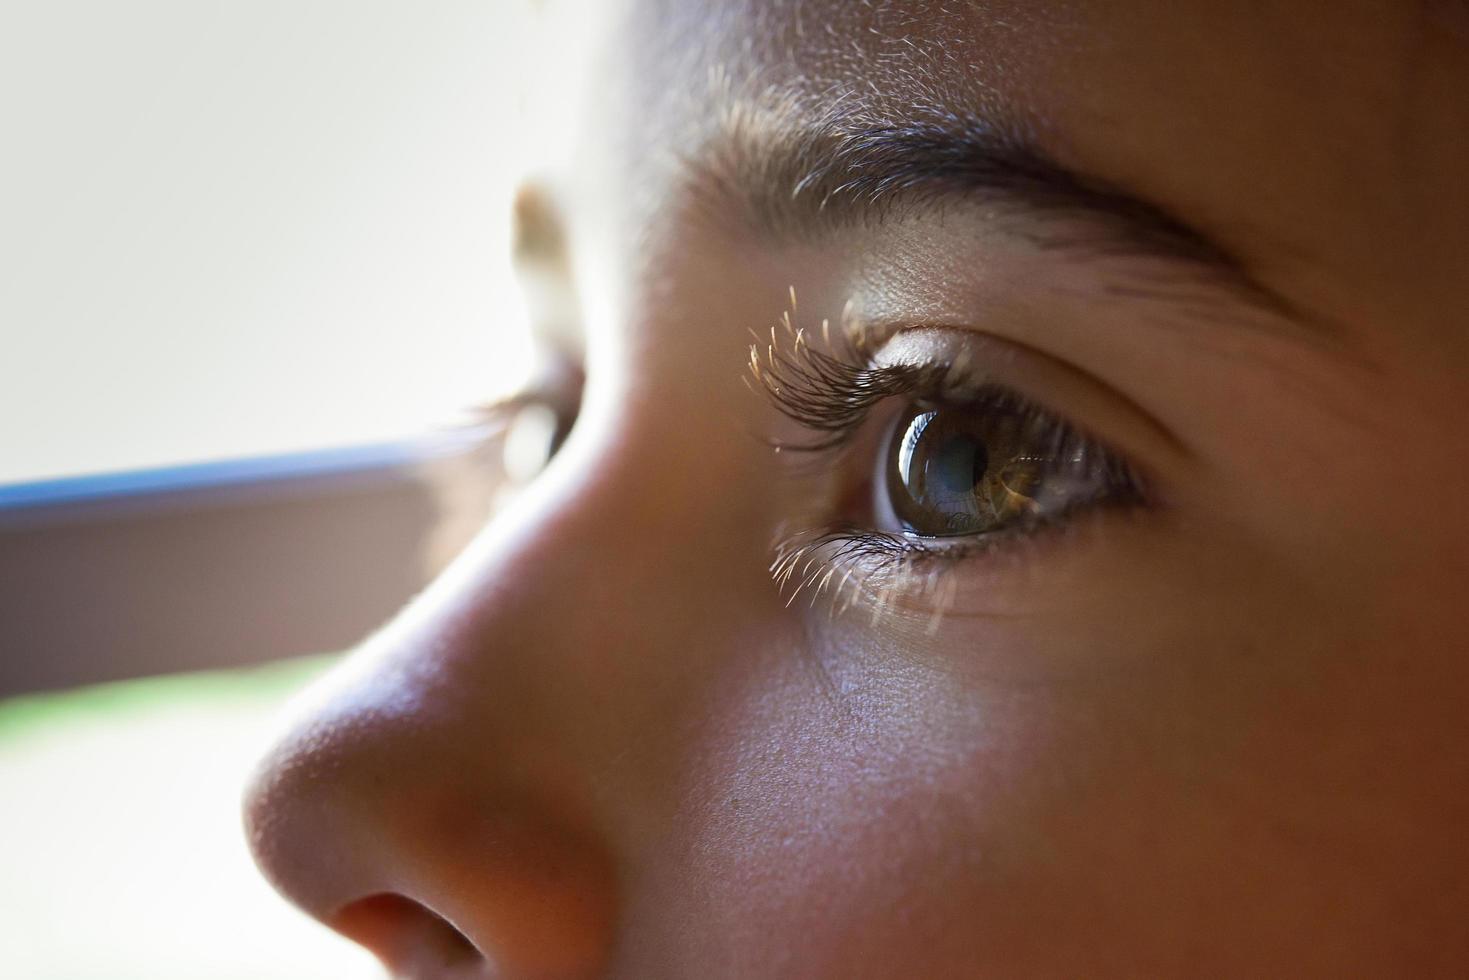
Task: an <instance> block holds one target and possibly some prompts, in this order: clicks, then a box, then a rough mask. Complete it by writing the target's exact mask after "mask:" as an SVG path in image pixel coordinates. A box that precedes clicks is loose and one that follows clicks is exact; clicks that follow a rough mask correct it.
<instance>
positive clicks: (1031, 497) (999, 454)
mask: <svg viewBox="0 0 1469 980" xmlns="http://www.w3.org/2000/svg"><path fill="white" fill-rule="evenodd" d="M883 466H884V469H885V470H886V479H885V483H886V486H887V497H888V501H889V503H890V506H891V509H892V514H893V517H894V518H896V521H897V523H898V524H899V525H900V526H901V529H902V530H904V531H907V532H909V533H911V534H917V535H921V536H924V537H955V536H963V535H977V534H986V533H989V532H993V531H998V530H1002V529H1004V528H1007V527H1009V526H1011V525H1015V524H1022V523H1025V522H1027V521H1033V520H1039V519H1044V518H1047V517H1054V516H1059V515H1060V514H1061V513H1064V512H1065V511H1066V510H1068V509H1070V508H1072V507H1074V506H1076V505H1078V504H1084V503H1089V502H1092V501H1095V500H1098V499H1101V498H1104V497H1106V496H1108V495H1109V494H1110V493H1112V492H1113V491H1114V490H1115V488H1116V486H1117V485H1118V482H1117V480H1116V475H1117V474H1116V470H1117V465H1116V462H1115V460H1113V459H1112V458H1111V457H1110V456H1109V455H1108V454H1107V453H1106V452H1105V451H1104V450H1102V449H1100V448H1098V447H1095V446H1092V445H1091V444H1090V443H1089V442H1088V441H1087V440H1086V439H1085V438H1084V437H1082V436H1080V435H1077V434H1076V433H1074V432H1072V431H1071V430H1069V429H1068V428H1067V427H1066V426H1065V425H1064V424H1063V423H1061V422H1060V421H1059V420H1057V419H1055V418H1053V417H1051V416H1049V415H1047V414H1045V413H1043V412H1041V411H1040V410H1039V409H1036V408H1034V407H1032V406H1028V405H1024V404H1020V403H1018V402H1015V401H1014V400H1013V399H990V400H988V402H987V403H979V404H974V405H964V406H953V407H939V408H927V407H914V408H910V409H909V410H908V411H906V412H905V413H904V414H903V415H902V416H901V417H900V418H899V420H898V425H897V427H896V428H895V429H894V433H893V439H892V444H891V447H890V448H889V450H888V452H887V454H886V458H885V460H884V463H883Z"/></svg>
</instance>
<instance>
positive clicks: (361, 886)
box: [245, 718, 614, 980]
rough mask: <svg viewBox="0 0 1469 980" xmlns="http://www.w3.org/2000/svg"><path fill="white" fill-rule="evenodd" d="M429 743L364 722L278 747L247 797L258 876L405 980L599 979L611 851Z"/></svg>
mask: <svg viewBox="0 0 1469 980" xmlns="http://www.w3.org/2000/svg"><path fill="white" fill-rule="evenodd" d="M425 731H426V730H425V729H424V727H423V726H414V727H412V728H409V729H407V730H403V729H395V728H394V726H392V725H390V724H385V723H381V722H378V723H376V725H375V724H374V722H373V721H372V720H369V721H362V720H361V719H360V718H359V719H357V720H356V721H355V723H352V724H344V725H337V726H326V727H325V728H323V727H321V726H312V727H311V728H310V729H308V730H307V731H306V732H305V733H303V734H298V735H297V736H296V737H295V738H293V739H291V740H289V741H288V742H287V743H285V744H284V745H283V746H282V747H281V748H279V749H277V751H276V752H275V753H274V754H273V756H272V757H271V759H270V760H268V761H267V762H266V763H265V764H264V765H263V766H262V767H261V770H260V771H259V773H258V774H257V776H256V778H255V780H254V781H253V783H252V786H251V787H250V789H249V790H248V792H247V795H246V800H245V823H246V831H247V834H248V837H249V840H250V844H251V848H252V850H253V852H254V855H255V859H256V861H257V863H258V864H259V865H260V866H261V869H262V870H263V871H264V872H265V874H266V876H267V877H268V878H269V879H270V880H271V881H272V882H273V883H274V884H275V886H276V887H277V888H278V889H279V890H280V891H281V892H282V893H283V894H284V895H285V896H286V897H287V898H288V899H290V900H291V901H293V902H294V903H295V904H297V905H299V906H300V907H302V908H303V909H304V910H305V911H306V912H308V913H309V914H311V915H313V916H314V917H316V918H317V919H319V920H320V921H322V922H323V923H325V924H326V925H328V926H330V927H331V928H333V929H335V930H336V931H337V932H339V933H341V934H343V935H345V936H346V937H347V938H349V939H352V940H353V941H355V942H357V943H359V944H360V945H362V946H364V947H366V948H367V949H368V950H369V951H371V952H372V953H373V954H374V955H375V956H377V958H378V959H379V960H381V961H382V962H383V964H384V966H385V967H387V969H388V970H389V971H390V972H391V974H392V975H393V976H394V977H400V978H411V980H440V978H443V980H459V978H471V977H473V978H495V980H519V978H527V980H531V978H533V980H581V978H588V977H595V976H597V975H599V974H600V972H601V970H602V967H603V964H604V962H605V960H606V958H607V955H608V951H609V947H610V945H611V937H612V932H613V916H614V901H613V895H614V881H613V872H612V863H611V861H610V860H609V859H608V857H607V851H606V849H605V848H604V847H603V846H601V845H600V843H599V842H597V840H596V839H595V837H594V836H593V835H591V834H590V833H587V832H583V831H582V830H581V829H580V826H581V823H582V822H578V821H574V820H572V819H570V817H569V808H568V807H566V806H557V805H556V804H554V803H551V802H547V801H546V800H545V799H537V798H536V797H535V794H533V793H531V792H529V791H527V790H526V789H524V788H521V789H519V790H516V791H510V790H508V789H505V788H503V787H496V786H493V785H484V784H482V783H476V782H473V781H471V780H469V779H467V778H463V777H464V776H465V774H466V773H468V772H470V771H471V770H466V769H465V768H464V764H465V762H466V761H467V760H464V759H462V758H461V759H457V760H456V759H455V758H454V751H453V748H452V745H450V744H439V743H437V742H436V743H435V744H433V745H429V744H425V743H424V742H423V741H422V739H423V738H424V734H425ZM456 770H457V771H458V772H459V773H460V775H461V778H460V779H457V780H456V779H454V778H451V777H452V774H453V773H454V772H455V771H456Z"/></svg>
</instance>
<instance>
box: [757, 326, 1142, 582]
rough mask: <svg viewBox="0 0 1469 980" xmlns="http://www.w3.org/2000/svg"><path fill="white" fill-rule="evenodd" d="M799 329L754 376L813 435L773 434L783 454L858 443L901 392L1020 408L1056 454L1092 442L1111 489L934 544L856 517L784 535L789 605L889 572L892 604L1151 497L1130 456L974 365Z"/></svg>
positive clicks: (994, 408) (769, 350)
mask: <svg viewBox="0 0 1469 980" xmlns="http://www.w3.org/2000/svg"><path fill="white" fill-rule="evenodd" d="M790 335H791V337H792V342H791V344H790V347H789V350H786V349H783V348H782V347H781V345H780V344H779V339H778V337H777V336H776V334H775V333H774V332H772V335H771V339H770V342H769V343H768V344H766V345H763V346H764V347H765V350H764V352H763V354H764V356H763V357H762V352H761V350H760V345H752V346H751V348H750V376H751V377H750V378H749V379H747V381H751V382H753V385H754V386H755V387H756V388H757V389H758V390H760V391H761V392H762V393H763V394H764V395H765V396H766V398H767V399H768V400H769V401H770V402H771V404H772V405H773V406H774V407H775V408H776V409H777V411H779V412H780V413H781V414H782V415H784V416H785V417H786V418H788V419H790V420H792V421H793V422H795V423H797V424H798V425H799V426H801V428H802V429H803V430H804V431H806V432H807V433H809V434H810V438H808V439H804V440H801V441H795V442H791V441H783V440H773V441H772V442H771V445H772V447H773V448H774V450H775V451H776V452H778V453H797V454H803V455H805V456H807V457H808V458H812V459H814V460H815V461H816V462H817V463H825V462H827V461H828V460H829V459H830V458H831V457H832V456H835V455H837V454H840V453H841V452H842V451H843V450H844V449H846V448H847V447H848V446H850V445H851V444H852V442H853V441H854V439H855V438H856V436H857V434H858V433H859V432H860V431H861V430H862V429H863V427H864V424H865V423H866V422H867V420H868V418H869V417H870V416H871V414H872V412H873V411H874V410H875V409H876V408H877V407H878V406H879V405H881V404H882V403H883V402H885V401H887V400H889V399H892V398H900V397H901V398H906V399H907V400H908V401H909V402H910V403H914V404H932V405H934V406H935V407H940V406H942V407H950V408H959V409H963V410H964V411H968V412H974V413H979V414H985V413H991V412H1007V413H1011V414H1012V415H1015V416H1017V417H1018V418H1019V419H1020V424H1021V425H1023V426H1024V427H1025V428H1026V429H1027V430H1030V431H1032V432H1034V433H1037V434H1039V435H1040V437H1041V438H1042V439H1043V440H1044V441H1045V442H1046V443H1048V444H1049V445H1051V446H1052V452H1054V453H1058V454H1059V453H1061V452H1063V451H1064V449H1067V448H1072V447H1076V448H1086V449H1087V450H1088V451H1089V452H1093V453H1095V454H1097V455H1098V457H1099V463H1098V465H1100V466H1103V467H1105V470H1104V471H1102V472H1103V476H1104V479H1105V480H1106V484H1107V486H1108V488H1109V496H1108V497H1107V498H1106V499H1105V500H1100V501H1093V502H1086V503H1081V504H1078V505H1077V506H1076V507H1073V508H1066V509H1065V510H1063V511H1061V512H1058V513H1053V514H1050V515H1046V516H1042V517H1037V518H1035V519H1032V520H1028V521H1025V522H1022V523H1020V524H1017V525H1015V526H1013V527H1010V528H1007V529H1004V530H1000V531H994V532H991V533H987V534H982V535H976V536H972V537H969V538H963V539H955V540H948V541H944V542H943V543H942V544H939V545H935V544H932V543H929V542H931V541H932V540H934V539H924V538H921V537H917V536H909V535H903V534H898V533H894V532H889V531H883V530H878V529H873V528H868V527H863V526H861V525H859V524H856V523H854V522H851V521H827V522H825V523H822V524H818V525H816V526H813V527H808V528H805V529H802V530H799V531H796V532H794V533H787V534H783V535H782V536H781V537H780V538H779V539H778V540H777V542H776V544H775V549H774V551H775V558H774V561H773V562H772V564H771V573H772V575H773V576H774V578H775V580H776V583H777V585H778V586H779V587H780V588H781V589H782V590H783V591H784V590H786V589H787V588H790V589H791V593H790V598H789V602H788V604H789V603H790V602H794V601H795V599H796V598H797V597H799V596H800V595H802V594H804V593H806V592H808V591H809V592H811V593H812V594H811V601H812V603H813V604H814V603H815V601H816V600H817V598H819V597H820V596H822V595H823V594H825V593H827V592H829V591H834V592H835V593H836V594H837V595H838V596H841V595H842V594H843V593H846V592H847V587H848V586H850V585H851V584H853V583H858V584H860V583H861V582H865V581H869V580H870V579H872V578H876V579H880V581H881V584H883V586H884V589H883V593H882V594H883V598H882V599H881V601H882V602H885V601H886V595H887V594H888V592H889V591H890V590H891V589H892V588H895V587H902V588H908V587H912V586H914V585H915V584H916V585H917V586H918V587H919V588H920V589H921V590H923V591H928V592H938V593H942V592H943V582H942V580H941V579H940V578H939V576H940V575H941V574H942V573H943V572H944V571H946V570H947V569H948V567H949V566H950V565H951V564H952V563H953V562H957V561H962V560H965V559H969V558H973V557H979V556H993V555H996V554H998V553H1000V552H1002V551H1005V550H1010V549H1012V548H1013V547H1014V546H1015V545H1017V544H1020V543H1023V542H1025V541H1027V540H1030V539H1032V538H1033V537H1034V536H1035V535H1036V534H1037V533H1038V532H1040V531H1043V530H1059V529H1062V528H1063V527H1064V525H1065V524H1066V523H1067V521H1068V519H1069V518H1071V517H1073V516H1074V514H1075V512H1076V511H1079V510H1088V509H1091V508H1092V507H1093V506H1109V507H1116V506H1119V505H1120V506H1138V505H1142V504H1145V503H1146V502H1147V498H1146V494H1145V492H1144V483H1143V480H1142V479H1141V477H1140V476H1139V475H1138V474H1137V472H1136V471H1135V470H1134V469H1133V468H1132V467H1131V466H1130V465H1129V464H1127V463H1126V462H1125V461H1124V460H1122V458H1121V457H1120V456H1118V455H1117V454H1116V453H1114V452H1113V451H1111V450H1110V449H1107V448H1106V447H1105V446H1103V445H1101V444H1100V443H1099V442H1098V441H1097V440H1095V439H1094V438H1092V437H1090V436H1088V435H1085V434H1083V433H1082V432H1080V431H1079V430H1077V429H1076V428H1075V427H1073V426H1072V425H1071V424H1070V423H1068V422H1066V421H1065V420H1063V419H1061V418H1059V417H1057V416H1056V415H1055V414H1054V413H1053V412H1051V411H1048V410H1047V409H1044V408H1042V407H1040V406H1039V405H1036V404H1034V403H1032V402H1031V401H1029V400H1028V399H1026V398H1024V397H1023V396H1021V395H1020V394H1019V393H1017V392H1015V391H1013V390H1011V389H1008V388H1005V387H1003V386H1001V385H997V384H994V383H985V384H976V383H975V382H974V381H973V380H972V379H970V378H967V377H966V376H965V365H962V364H957V363H953V362H935V363H928V364H911V363H904V364H896V365H883V366H877V367H874V366H871V365H870V363H869V359H868V354H867V352H866V351H865V350H862V349H855V348H846V347H835V348H833V349H831V350H818V349H816V348H814V347H813V346H812V345H811V344H810V343H809V342H807V340H806V337H805V334H804V333H803V332H802V331H799V330H793V331H791V332H790ZM859 571H860V572H861V578H860V579H859V578H858V574H857V573H858V572H859ZM833 582H835V583H836V586H835V587H834V588H833V585H832V583H833ZM793 583H794V586H793V587H792V584H793ZM858 591H860V589H859V590H858ZM853 597H855V596H853Z"/></svg>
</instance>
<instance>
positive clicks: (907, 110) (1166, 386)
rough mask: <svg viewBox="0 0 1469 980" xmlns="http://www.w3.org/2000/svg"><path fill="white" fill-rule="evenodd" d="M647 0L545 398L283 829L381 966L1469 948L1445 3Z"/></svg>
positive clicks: (323, 914) (579, 245) (1422, 963)
mask: <svg viewBox="0 0 1469 980" xmlns="http://www.w3.org/2000/svg"><path fill="white" fill-rule="evenodd" d="M603 6H604V5H599V9H601V8H602V7H603ZM629 6H630V8H631V9H628V10H625V11H621V12H620V13H619V16H618V17H617V18H616V23H617V26H616V27H615V28H614V29H610V30H609V33H608V35H607V36H608V38H609V41H608V44H607V47H606V50H605V52H604V58H603V60H602V61H601V62H600V63H599V67H598V68H597V69H596V70H594V71H593V73H592V74H593V76H594V77H595V78H596V79H597V82H598V85H599V86H600V91H598V93H597V95H596V99H595V101H594V105H593V111H592V112H591V113H590V114H589V116H588V118H587V119H586V120H583V121H582V122H581V123H580V124H579V125H582V126H583V129H584V132H585V135H586V149H585V151H584V152H583V153H581V154H580V155H579V160H578V165H579V167H578V169H576V170H574V171H573V172H571V173H570V174H569V175H568V176H567V178H566V179H565V181H564V182H563V184H562V185H561V186H560V187H559V189H558V199H559V200H560V201H562V202H563V207H562V211H563V213H564V215H565V223H564V241H565V248H566V251H565V253H564V255H563V254H561V253H555V254H551V253H548V252H546V251H545V249H547V248H552V247H551V246H546V245H545V244H544V239H546V238H548V237H549V238H554V237H555V236H544V235H543V236H540V237H539V238H538V242H540V244H538V245H537V246H536V249H540V251H536V249H531V251H532V252H535V255H534V257H533V258H530V259H528V260H527V261H528V262H530V263H532V264H533V265H535V272H536V274H537V275H538V276H541V277H542V279H544V278H545V277H547V276H552V277H554V276H557V275H559V274H560V273H557V272H556V271H555V270H557V269H566V270H570V271H569V272H567V273H566V276H567V282H566V283H565V286H566V288H568V289H569V288H571V286H572V284H573V283H574V287H575V289H576V291H577V295H579V296H580V298H581V301H582V311H583V314H584V320H585V324H584V329H585V336H586V341H585V343H586V354H585V361H584V364H583V365H582V367H583V368H584V370H585V377H586V385H585V390H584V392H583V394H582V397H581V405H580V411H579V416H578V417H577V419H576V423H575V428H574V429H573V431H572V433H571V435H570V437H569V439H568V440H567V441H566V443H565V445H564V446H563V447H562V448H561V449H560V451H559V452H558V453H557V455H556V456H555V457H554V458H553V459H552V461H551V462H550V464H549V466H548V467H547V468H546V470H545V471H544V472H543V473H542V474H541V475H540V477H539V478H538V479H537V480H536V482H535V483H533V484H532V485H531V486H530V487H529V488H528V490H527V491H526V492H524V493H523V494H521V495H520V496H519V497H518V498H517V500H516V502H515V503H514V504H513V505H512V506H511V507H510V508H509V509H508V510H507V511H506V512H505V513H503V514H502V515H500V516H499V517H498V518H497V519H496V520H495V522H494V523H493V524H492V525H490V526H489V527H488V528H486V529H485V531H484V533H483V534H482V535H481V537H480V538H479V540H478V541H477V543H476V544H475V545H474V546H473V547H472V548H471V549H470V550H469V552H468V553H467V554H466V555H464V557H463V558H462V559H461V560H460V561H459V563H458V564H457V565H456V566H455V567H454V568H453V569H452V570H451V571H450V573H449V574H448V575H447V576H446V577H445V578H444V579H443V580H442V581H441V582H440V583H439V584H438V585H437V586H436V587H435V588H433V589H431V590H430V591H429V592H428V593H427V594H426V595H424V596H423V597H421V598H420V599H419V600H418V601H417V602H415V603H414V605H413V606H412V607H411V608H410V609H409V610H408V611H407V612H405V613H404V615H403V616H402V617H401V618H400V619H399V620H398V621H396V622H395V623H394V624H392V625H391V626H390V627H388V628H387V629H386V630H385V631H384V632H383V633H382V634H381V635H380V636H378V637H377V638H375V639H374V640H373V641H372V642H371V643H369V644H368V645H367V647H366V648H365V649H364V650H362V651H361V652H359V653H358V654H356V655H355V656H354V657H353V658H351V659H350V660H349V661H348V662H347V663H345V664H344V665H343V666H342V668H341V669H340V670H339V671H338V672H337V675H336V677H335V678H334V680H333V682H331V683H329V684H327V685H326V686H325V687H324V688H323V689H322V690H321V691H319V692H318V696H317V697H316V698H315V700H314V702H313V706H312V710H311V713H310V714H309V715H308V716H307V717H306V718H305V720H304V721H302V722H301V723H300V725H299V727H298V728H297V730H296V732H295V734H294V735H293V736H292V737H291V738H289V739H288V740H286V741H285V742H284V743H283V744H282V745H281V746H280V747H279V748H278V749H277V751H276V753H275V754H274V756H273V758H272V759H271V760H270V761H269V763H268V765H267V766H266V768H265V769H264V770H263V771H262V774H261V775H260V776H259V778H258V781H257V784H256V786H255V788H254V790H253V792H252V798H251V801H250V804H249V813H248V817H249V824H250V829H251V834H252V839H253V842H254V845H255V847H256V849H257V852H258V854H259V856H260V859H261V861H262V863H263V865H264V867H265V869H266V871H267V872H268V874H269V875H270V876H271V877H272V878H273V879H274V880H275V881H276V883H277V884H278V885H279V886H280V887H281V888H282V889H283V890H284V891H286V892H287V894H289V895H290V896H291V898H292V899H294V900H295V901H297V902H298V903H300V904H301V905H302V906H303V907H304V908H306V909H307V910H308V911H309V912H311V913H312V914H314V915H316V916H319V917H320V918H322V919H323V920H324V921H326V922H327V923H329V924H330V925H332V926H334V927H335V928H337V929H339V930H341V931H342V932H344V933H346V934H347V935H349V936H352V937H354V938H356V939H358V940H359V941H361V942H363V943H365V944H366V945H368V946H370V947H371V948H372V949H373V950H374V951H376V952H377V953H378V954H379V955H380V956H381V957H382V958H383V959H384V960H385V961H386V962H387V963H388V964H390V966H391V967H392V968H393V969H394V970H395V971H397V972H398V973H399V974H401V975H403V976H411V977H460V976H466V977H467V976H495V977H583V976H587V977H590V976H615V977H625V978H651V977H675V978H682V977H759V978H776V977H817V976H822V977H828V976H829V977H844V978H849V977H895V976H906V977H937V976H997V977H1022V976H1026V977H1029V976H1112V975H1127V976H1175V975H1190V976H1198V975H1218V976H1307V975H1313V976H1314V975H1322V976H1342V975H1370V976H1398V975H1406V976H1429V975H1463V974H1464V973H1465V972H1466V971H1469V930H1465V929H1463V928H1462V926H1463V915H1464V909H1465V907H1466V904H1465V903H1466V901H1469V834H1465V833H1464V828H1465V826H1466V825H1469V721H1466V717H1469V716H1466V713H1465V709H1464V703H1465V691H1466V690H1469V617H1466V616H1465V601H1466V599H1469V595H1466V582H1469V507H1466V505H1465V501H1466V500H1469V440H1466V438H1465V419H1466V418H1469V414H1466V413H1469V390H1466V385H1465V382H1464V377H1465V373H1464V372H1465V370H1466V368H1469V325H1466V320H1465V311H1466V309H1469V285H1466V283H1469V279H1466V277H1465V275H1464V267H1463V263H1464V256H1465V255H1469V180H1465V175H1466V173H1469V99H1466V98H1465V97H1464V95H1465V93H1466V92H1469V12H1466V10H1465V8H1463V7H1462V6H1459V5H1456V4H1455V3H1453V2H1451V0H1444V2H1442V3H1438V4H1434V3H1431V2H1424V3H1421V4H1419V3H1404V2H1390V0H1381V2H1368V0H1363V2H1359V3H1350V4H1340V3H1332V4H1325V3H1323V4H1319V5H1318V4H1306V3H1291V4H1276V5H1264V6H1261V5H1259V4H1238V5H1236V4H1204V3H1199V4H1179V3H1171V4H1144V3H1135V4H1130V5H1119V4H1090V3H1085V2H1076V3H1067V4H1048V5H1044V8H1043V7H1042V5H1038V4H1035V3H1031V2H1019V0H1016V2H1014V3H1002V2H994V3H989V2H943V3H938V2H935V3H922V2H901V0H894V2H876V0H874V2H866V3H860V4H859V3H855V2H850V0H805V2H777V0H729V2H724V3H717V4H715V3H708V2H692V0H690V2H679V0H646V2H639V3H632V4H630V5H629ZM524 217H525V220H527V221H528V222H530V223H531V224H535V223H536V222H538V221H543V220H544V216H543V215H541V214H540V213H539V212H538V211H537V209H536V206H535V205H534V204H533V203H532V202H530V200H529V199H527V203H526V204H525V216H524ZM542 230H543V231H544V229H542ZM552 251H553V252H554V248H553V249H552ZM752 359H753V364H752ZM773 446H779V447H781V451H779V452H777V451H775V450H774V449H773V448H772V447H773ZM772 569H773V571H772ZM488 964H493V966H490V965H488Z"/></svg>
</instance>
